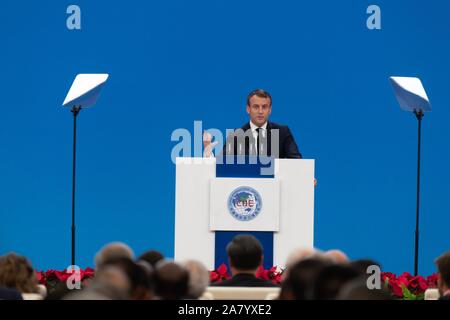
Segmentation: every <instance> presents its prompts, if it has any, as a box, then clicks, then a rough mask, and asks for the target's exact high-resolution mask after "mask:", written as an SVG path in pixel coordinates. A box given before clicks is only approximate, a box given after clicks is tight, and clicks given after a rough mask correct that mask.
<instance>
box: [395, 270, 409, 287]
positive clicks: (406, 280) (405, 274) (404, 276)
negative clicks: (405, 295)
mask: <svg viewBox="0 0 450 320" xmlns="http://www.w3.org/2000/svg"><path fill="white" fill-rule="evenodd" d="M412 278H413V276H412V275H411V274H410V273H409V272H403V273H402V274H401V275H400V276H399V277H398V278H397V280H398V281H399V282H400V283H401V284H403V285H405V286H406V287H408V286H409V282H410V281H411V279H412Z"/></svg>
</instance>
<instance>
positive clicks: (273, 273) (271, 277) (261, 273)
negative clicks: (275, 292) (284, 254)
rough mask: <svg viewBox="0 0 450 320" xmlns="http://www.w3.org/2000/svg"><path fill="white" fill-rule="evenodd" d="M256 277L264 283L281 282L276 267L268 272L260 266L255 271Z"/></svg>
mask: <svg viewBox="0 0 450 320" xmlns="http://www.w3.org/2000/svg"><path fill="white" fill-rule="evenodd" d="M256 277H257V278H260V279H264V280H266V281H272V282H273V283H275V284H279V283H280V282H281V273H277V267H272V268H270V269H269V270H265V269H264V268H263V267H262V266H260V267H259V268H258V270H257V271H256Z"/></svg>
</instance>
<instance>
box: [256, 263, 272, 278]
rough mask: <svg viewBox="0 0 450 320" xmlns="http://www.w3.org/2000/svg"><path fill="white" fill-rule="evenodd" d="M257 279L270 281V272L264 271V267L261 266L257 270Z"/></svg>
mask: <svg viewBox="0 0 450 320" xmlns="http://www.w3.org/2000/svg"><path fill="white" fill-rule="evenodd" d="M256 277H257V278H260V279H264V280H266V281H269V280H270V278H269V270H264V268H263V267H262V266H259V268H258V270H256Z"/></svg>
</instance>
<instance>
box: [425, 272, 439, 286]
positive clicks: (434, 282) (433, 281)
mask: <svg viewBox="0 0 450 320" xmlns="http://www.w3.org/2000/svg"><path fill="white" fill-rule="evenodd" d="M426 281H427V283H428V288H437V286H438V274H437V273H433V274H432V275H431V276H428V277H427V279H426Z"/></svg>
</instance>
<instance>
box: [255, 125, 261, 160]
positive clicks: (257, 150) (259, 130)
mask: <svg viewBox="0 0 450 320" xmlns="http://www.w3.org/2000/svg"><path fill="white" fill-rule="evenodd" d="M256 132H257V133H258V136H257V137H256V155H259V135H260V134H261V132H262V129H261V128H256Z"/></svg>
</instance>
